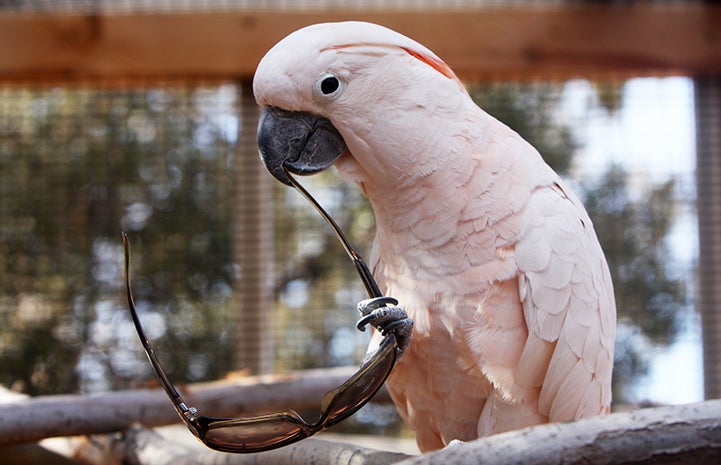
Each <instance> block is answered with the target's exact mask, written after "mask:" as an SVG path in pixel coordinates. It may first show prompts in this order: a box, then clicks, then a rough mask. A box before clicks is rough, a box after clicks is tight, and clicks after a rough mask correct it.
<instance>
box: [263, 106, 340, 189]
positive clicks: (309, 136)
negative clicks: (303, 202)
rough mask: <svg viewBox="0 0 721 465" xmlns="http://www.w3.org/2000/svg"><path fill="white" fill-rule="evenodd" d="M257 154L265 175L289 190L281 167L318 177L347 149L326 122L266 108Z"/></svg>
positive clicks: (325, 120) (336, 131)
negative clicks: (267, 174)
mask: <svg viewBox="0 0 721 465" xmlns="http://www.w3.org/2000/svg"><path fill="white" fill-rule="evenodd" d="M258 150H259V151H260V158H261V159H262V160H263V163H265V167H266V168H267V169H268V171H270V173H271V174H272V175H273V176H274V177H275V178H276V179H278V180H279V181H280V182H282V183H283V184H286V185H289V186H290V185H292V184H291V182H290V180H289V179H288V177H287V176H286V175H285V173H284V171H283V167H284V166H285V168H286V169H287V170H288V171H290V172H291V173H293V174H298V175H308V174H315V173H319V172H321V171H323V170H325V169H326V168H329V167H330V166H331V165H333V163H335V161H336V160H337V159H338V158H340V156H341V155H343V154H344V153H345V152H346V151H347V150H348V148H347V147H346V144H345V141H344V140H343V137H342V136H341V135H340V133H339V132H338V130H337V129H336V128H335V127H333V125H332V124H331V122H330V121H329V120H328V119H326V118H323V117H321V116H317V115H313V114H311V113H306V112H298V111H286V110H281V109H280V108H276V107H266V108H265V109H264V110H263V113H262V114H261V115H260V121H259V122H258Z"/></svg>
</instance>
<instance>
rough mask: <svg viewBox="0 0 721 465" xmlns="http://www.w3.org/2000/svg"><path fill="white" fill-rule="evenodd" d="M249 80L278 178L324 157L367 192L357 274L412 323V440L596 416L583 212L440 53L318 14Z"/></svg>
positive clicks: (611, 308) (400, 398)
mask: <svg viewBox="0 0 721 465" xmlns="http://www.w3.org/2000/svg"><path fill="white" fill-rule="evenodd" d="M253 91H254V94H255V98H256V100H257V102H258V104H259V105H260V106H261V107H262V108H263V111H262V114H261V119H260V123H259V128H258V143H259V150H260V153H261V157H262V159H263V161H264V163H265V164H266V167H267V168H268V170H269V171H270V172H271V173H272V174H273V175H274V176H275V177H276V178H278V179H279V180H280V181H282V182H284V183H286V184H289V180H288V178H287V176H286V174H285V172H284V170H283V167H285V169H287V170H288V171H289V172H290V173H294V174H306V175H307V174H313V173H316V172H319V171H322V170H325V169H326V168H329V167H330V166H331V165H335V167H336V168H337V170H338V172H339V173H340V175H341V176H342V177H343V178H345V179H346V180H348V181H350V182H352V183H355V184H357V185H358V186H360V188H361V189H362V191H363V192H364V193H365V195H366V196H367V197H368V199H369V200H370V203H371V205H372V208H373V212H374V215H375V221H376V234H375V239H374V242H373V248H372V252H371V255H370V266H371V270H372V271H373V274H374V276H375V277H376V279H377V280H378V282H379V285H380V286H381V290H382V291H383V292H385V294H386V295H391V296H394V297H395V298H397V299H398V301H399V302H400V304H399V306H401V307H402V308H404V309H405V310H406V311H407V313H408V315H409V316H410V317H411V318H412V319H413V320H414V322H415V327H414V329H413V334H412V337H411V338H410V343H409V344H408V347H407V348H406V349H405V351H404V353H403V355H402V357H401V358H400V359H399V361H398V363H397V365H396V367H395V368H394V370H393V373H392V374H391V376H390V377H389V379H388V382H387V386H388V389H389V391H390V394H391V397H392V399H393V401H394V403H395V405H396V406H397V408H398V411H399V412H400V415H401V416H402V418H403V419H404V421H405V422H406V423H407V424H408V425H409V426H410V427H411V428H412V429H413V430H414V431H415V433H416V438H417V442H418V445H419V447H420V449H421V450H422V451H428V450H432V449H437V448H442V447H444V446H445V445H447V444H448V443H449V442H451V441H453V440H459V441H467V440H472V439H474V438H478V437H481V436H486V435H489V434H494V433H499V432H503V431H508V430H512V429H517V428H522V427H526V426H531V425H536V424H540V423H546V422H559V421H569V420H574V419H578V418H582V417H588V416H592V415H599V414H603V413H606V412H608V411H609V409H610V404H611V371H612V366H613V352H614V339H615V321H616V310H615V302H614V296H613V287H612V283H611V277H610V273H609V270H608V266H607V264H606V260H605V258H604V255H603V252H602V250H601V247H600V245H599V242H598V240H597V238H596V234H595V232H594V229H593V225H592V223H591V220H590V219H589V217H588V215H587V213H586V211H585V209H584V207H583V206H582V204H581V202H580V201H579V199H578V197H576V195H574V193H573V192H571V190H570V189H569V188H568V186H567V185H566V183H565V182H564V181H563V180H562V179H561V178H560V177H559V176H558V175H557V174H556V173H555V172H554V171H553V170H552V169H551V168H550V167H549V166H548V165H546V163H545V162H544V161H543V159H542V158H541V155H539V153H538V152H537V151H536V150H535V149H534V148H533V147H532V146H531V145H530V144H528V143H527V142H526V141H524V140H523V139H522V138H521V137H520V136H519V135H518V134H516V133H515V132H514V131H512V130H511V129H509V128H508V127H507V126H505V125H503V124H502V123H500V122H499V121H497V120H496V119H494V118H493V117H491V116H489V115H488V114H487V113H485V112H484V111H483V110H481V109H480V108H479V107H478V106H476V105H475V103H474V102H473V101H472V100H471V98H470V96H469V94H468V93H467V91H466V89H465V88H464V86H463V84H462V83H461V81H460V80H459V79H458V78H457V76H456V75H455V74H454V72H453V70H452V69H451V68H450V67H449V66H448V65H446V64H445V63H444V62H443V61H442V60H441V59H440V58H439V57H438V56H436V55H435V54H434V53H433V52H431V51H430V50H429V49H427V48H426V47H424V46H422V45H420V44H418V43H417V42H415V41H413V40H411V39H409V38H408V37H405V36H403V35H401V34H399V33H396V32H394V31H392V30H390V29H387V28H384V27H381V26H378V25H374V24H369V23H362V22H343V23H327V24H317V25H313V26H309V27H305V28H303V29H300V30H298V31H296V32H294V33H292V34H290V35H289V36H287V37H286V38H284V39H283V40H281V41H280V42H279V43H278V44H277V45H275V46H274V47H273V48H272V49H271V50H270V51H268V52H267V54H266V55H265V56H264V57H263V58H262V60H261V61H260V63H259V64H258V67H257V70H256V73H255V77H254V81H253ZM379 338H380V336H378V335H377V334H376V335H374V337H373V338H372V339H371V344H376V343H377V342H378V339H379ZM407 342H408V341H405V343H407Z"/></svg>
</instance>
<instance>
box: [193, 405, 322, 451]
mask: <svg viewBox="0 0 721 465" xmlns="http://www.w3.org/2000/svg"><path fill="white" fill-rule="evenodd" d="M314 432H315V431H311V430H310V429H309V428H308V425H307V424H306V423H305V422H304V421H303V419H302V418H300V416H299V415H298V414H297V413H296V412H294V411H289V412H284V413H279V414H274V415H265V416H262V417H255V418H249V419H237V420H219V421H217V420H216V421H211V422H210V423H209V424H208V425H207V429H206V432H205V434H204V435H202V438H201V439H202V440H203V442H204V443H205V444H206V445H208V446H209V447H212V448H213V449H216V450H220V451H224V452H261V451H264V450H269V449H274V448H276V447H281V446H284V445H286V444H290V443H293V442H296V441H298V440H300V439H303V438H305V437H308V436H310V435H312V434H313V433H314Z"/></svg>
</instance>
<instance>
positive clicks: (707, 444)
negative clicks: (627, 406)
mask: <svg viewBox="0 0 721 465" xmlns="http://www.w3.org/2000/svg"><path fill="white" fill-rule="evenodd" d="M529 463H532V464H534V465H551V464H553V465H556V464H560V463H563V464H604V465H622V464H655V463H659V464H660V463H664V464H693V465H716V464H718V463H721V400H713V401H707V402H701V403H696V404H688V405H674V406H669V407H657V408H651V409H642V410H634V411H630V412H623V413H615V414H612V415H606V416H602V417H595V418H588V419H584V420H579V421H576V422H571V423H555V424H548V425H541V426H536V427H533V428H526V429H522V430H518V431H512V432H509V433H504V434H498V435H495V436H490V437H487V438H483V439H479V440H476V441H473V442H468V443H465V444H459V445H456V446H451V447H448V448H446V449H443V450H440V451H437V452H433V453H430V454H426V455H423V456H419V457H414V458H411V459H408V460H404V461H401V462H398V463H397V464H396V465H428V464H444V465H468V464H493V465H511V464H513V465H526V464H529Z"/></svg>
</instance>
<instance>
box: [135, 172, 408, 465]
mask: <svg viewBox="0 0 721 465" xmlns="http://www.w3.org/2000/svg"><path fill="white" fill-rule="evenodd" d="M284 169H285V167H284ZM285 171H286V174H287V176H288V178H289V179H290V180H291V182H292V183H293V186H294V187H295V188H296V189H297V190H298V191H299V192H300V193H301V194H302V195H303V196H304V197H305V198H306V199H307V200H308V201H309V202H310V203H311V204H312V205H313V207H314V208H315V209H316V210H317V211H318V212H319V213H320V214H321V216H323V218H324V219H325V220H326V221H327V222H328V224H329V225H330V226H331V227H332V228H333V231H334V232H335V234H336V237H337V238H338V240H339V241H340V243H341V245H342V246H343V249H344V250H345V252H346V254H347V255H348V256H349V257H350V259H351V260H352V261H353V263H354V265H355V267H356V270H357V271H358V274H359V276H360V278H361V280H362V281H363V284H364V286H365V288H366V291H367V292H368V295H369V296H370V297H371V298H377V297H382V294H381V292H380V289H379V287H378V285H377V283H376V282H375V280H374V279H373V276H372V274H371V272H370V270H369V269H368V266H367V265H366V264H365V262H364V261H363V259H362V257H361V256H360V255H359V254H358V252H357V251H356V250H355V249H354V248H353V247H352V246H351V244H350V242H349V241H348V240H347V239H346V237H345V235H344V234H343V231H342V230H341V229H340V227H339V226H338V225H337V224H336V222H335V221H334V220H333V219H332V218H331V217H330V215H328V213H326V211H325V210H324V209H323V208H322V207H321V206H320V204H318V202H317V201H316V200H315V199H314V198H313V197H312V196H311V195H310V194H309V193H308V192H307V191H306V190H305V189H304V188H303V186H302V185H301V184H300V183H298V182H297V181H296V180H295V179H294V178H293V176H292V175H291V174H290V173H289V172H288V171H287V170H285ZM123 247H124V250H125V292H126V296H127V299H128V307H129V309H130V313H131V316H132V320H133V324H134V325H135V329H136V331H137V333H138V337H139V338H140V342H141V344H142V345H143V348H144V349H145V353H146V355H147V357H148V360H149V361H150V364H151V366H152V367H153V371H154V372H155V375H156V376H157V377H158V379H159V380H160V383H161V385H162V386H163V389H164V390H165V392H166V394H167V395H168V397H169V398H170V400H171V401H172V403H173V407H174V408H175V410H176V412H177V413H178V415H179V416H180V418H181V419H182V420H183V422H184V423H185V425H186V426H187V427H188V429H189V430H190V431H191V432H192V433H193V434H194V435H195V436H196V437H197V438H198V439H199V440H200V441H201V442H203V444H205V445H206V446H208V447H209V448H211V449H215V450H219V451H222V452H231V453H253V452H263V451H267V450H271V449H276V448H279V447H283V446H286V445H288V444H292V443H294V442H297V441H300V440H302V439H305V438H307V437H309V436H312V435H314V434H316V433H317V432H319V431H322V430H324V429H326V428H329V427H331V426H333V425H335V424H338V423H340V422H341V421H343V420H345V419H346V418H348V417H350V416H351V415H353V414H354V413H355V412H357V411H358V410H359V409H360V408H361V407H363V406H364V405H365V404H366V403H367V402H368V401H369V400H370V399H371V398H372V397H373V396H374V395H375V394H376V393H377V392H378V390H380V388H381V387H382V386H383V383H384V382H385V380H386V378H388V376H389V375H390V373H391V371H392V369H393V366H394V365H395V362H396V359H397V356H398V353H399V346H398V341H397V339H396V336H395V335H394V334H393V333H392V332H384V335H383V339H382V341H381V343H380V345H379V347H378V349H376V350H375V351H374V352H373V353H372V354H370V355H367V356H366V359H365V361H364V362H363V363H362V364H361V366H360V368H359V370H358V371H357V372H356V373H355V374H353V376H351V377H350V378H349V379H348V380H347V381H345V382H344V383H343V384H342V385H341V386H339V387H337V388H336V389H333V390H331V391H328V392H326V393H325V394H324V395H323V399H322V402H321V414H320V417H319V418H318V420H317V421H316V422H314V423H308V422H306V421H305V420H304V419H303V418H302V417H301V416H300V415H299V414H298V413H297V412H296V411H295V410H286V411H283V412H280V413H271V414H266V415H259V416H253V417H246V418H215V417H206V416H203V415H198V410H197V409H196V408H195V407H191V406H188V404H186V402H185V400H184V399H183V397H182V396H181V395H180V393H179V392H178V390H177V389H176V388H175V386H174V385H173V383H172V382H171V381H170V379H169V378H168V375H167V374H166V372H165V370H164V369H163V366H162V365H161V364H160V361H159V360H158V358H157V356H156V354H155V350H154V349H153V347H152V345H151V344H150V341H149V340H148V338H147V337H146V336H145V331H144V329H143V326H142V324H141V322H140V318H139V317H138V314H137V311H136V309H135V303H134V299H133V294H132V288H131V285H130V245H129V240H128V236H127V235H126V234H125V233H123ZM388 301H389V302H392V301H394V299H392V298H389V300H388ZM359 329H361V330H364V329H365V328H363V327H359ZM376 370H379V371H378V373H377V374H376V373H375V371H376ZM368 377H370V382H372V383H373V384H372V385H371V387H370V388H368V389H367V390H366V391H362V392H363V395H362V396H361V398H359V399H355V400H354V402H352V403H346V404H344V405H343V406H342V408H341V407H338V405H337V404H338V402H339V399H342V398H343V396H344V395H345V394H346V393H348V392H352V390H353V389H354V388H356V386H357V385H358V386H363V384H361V383H366V382H367V380H366V378H368ZM334 409H335V410H334ZM274 423H277V424H278V425H290V426H291V427H292V428H291V429H289V432H288V434H281V435H279V436H275V437H274V436H272V435H271V436H269V437H268V439H267V440H265V441H260V440H256V441H254V442H253V444H250V445H249V444H248V443H247V440H245V441H244V439H243V438H242V437H240V436H236V437H235V439H236V440H237V442H235V441H233V440H220V439H216V438H215V436H216V433H217V435H218V436H219V437H220V436H222V435H221V434H220V432H221V431H222V430H226V431H228V430H230V429H231V428H245V429H248V430H251V429H252V428H253V427H254V426H259V427H262V426H264V425H272V424H274Z"/></svg>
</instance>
